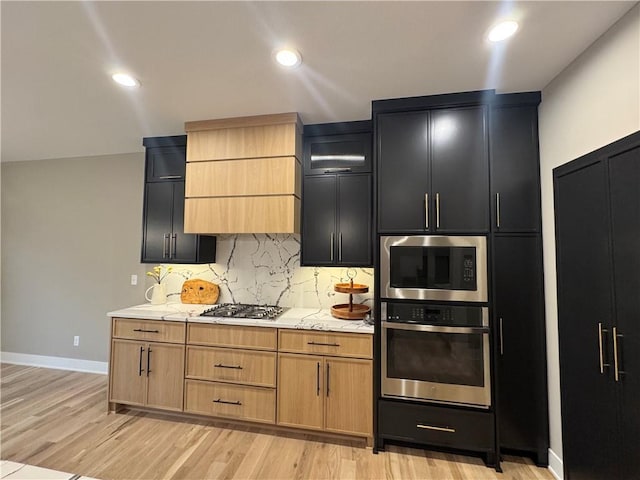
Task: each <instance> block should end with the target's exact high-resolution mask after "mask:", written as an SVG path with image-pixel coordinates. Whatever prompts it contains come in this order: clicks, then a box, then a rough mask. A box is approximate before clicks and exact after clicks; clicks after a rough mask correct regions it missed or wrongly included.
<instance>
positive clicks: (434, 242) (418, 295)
mask: <svg viewBox="0 0 640 480" xmlns="http://www.w3.org/2000/svg"><path fill="white" fill-rule="evenodd" d="M487 283H488V282H487V238H486V237H482V236H473V237H472V236H469V237H467V236H440V235H408V236H383V237H380V296H381V297H382V298H388V299H410V300H437V301H456V302H486V301H487V298H488V293H487V290H488V288H487Z"/></svg>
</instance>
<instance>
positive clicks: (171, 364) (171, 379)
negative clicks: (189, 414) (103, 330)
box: [109, 339, 184, 411]
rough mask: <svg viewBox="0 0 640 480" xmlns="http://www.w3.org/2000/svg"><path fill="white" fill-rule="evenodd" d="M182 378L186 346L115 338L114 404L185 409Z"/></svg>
mask: <svg viewBox="0 0 640 480" xmlns="http://www.w3.org/2000/svg"><path fill="white" fill-rule="evenodd" d="M183 379H184V345H181V344H168V343H167V344H163V343H154V342H140V341H135V340H121V339H113V340H112V343H111V362H110V372H109V402H111V403H112V404H118V403H121V404H126V405H134V406H146V407H153V408H162V409H165V410H177V411H182V394H183ZM114 408H115V406H114Z"/></svg>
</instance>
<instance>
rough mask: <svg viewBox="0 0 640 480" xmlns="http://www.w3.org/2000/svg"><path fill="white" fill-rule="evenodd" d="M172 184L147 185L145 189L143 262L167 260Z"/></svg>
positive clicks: (170, 228) (170, 227)
mask: <svg viewBox="0 0 640 480" xmlns="http://www.w3.org/2000/svg"><path fill="white" fill-rule="evenodd" d="M172 209H173V183H171V182H158V183H147V184H146V187H145V222H144V227H143V228H144V231H143V233H142V235H143V241H142V261H143V262H152V263H153V262H164V261H168V260H169V247H170V245H169V243H170V237H171V232H172V219H171V215H172Z"/></svg>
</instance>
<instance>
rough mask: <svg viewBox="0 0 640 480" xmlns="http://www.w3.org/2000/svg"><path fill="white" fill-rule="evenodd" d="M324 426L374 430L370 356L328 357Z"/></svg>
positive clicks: (348, 430)
mask: <svg viewBox="0 0 640 480" xmlns="http://www.w3.org/2000/svg"><path fill="white" fill-rule="evenodd" d="M325 395H326V399H325V400H326V402H325V428H326V430H328V431H332V432H339V433H352V434H359V435H367V436H371V435H372V434H373V425H372V422H373V368H372V362H371V361H370V360H353V359H342V358H330V357H327V358H325Z"/></svg>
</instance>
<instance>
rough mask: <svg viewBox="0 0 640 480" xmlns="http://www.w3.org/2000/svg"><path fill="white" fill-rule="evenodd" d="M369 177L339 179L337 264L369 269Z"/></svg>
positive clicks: (342, 177)
mask: <svg viewBox="0 0 640 480" xmlns="http://www.w3.org/2000/svg"><path fill="white" fill-rule="evenodd" d="M371 202H372V198H371V175H338V209H337V210H338V263H340V264H341V265H362V266H370V265H372V264H373V262H372V253H371V243H372V241H373V240H372V237H371Z"/></svg>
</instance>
